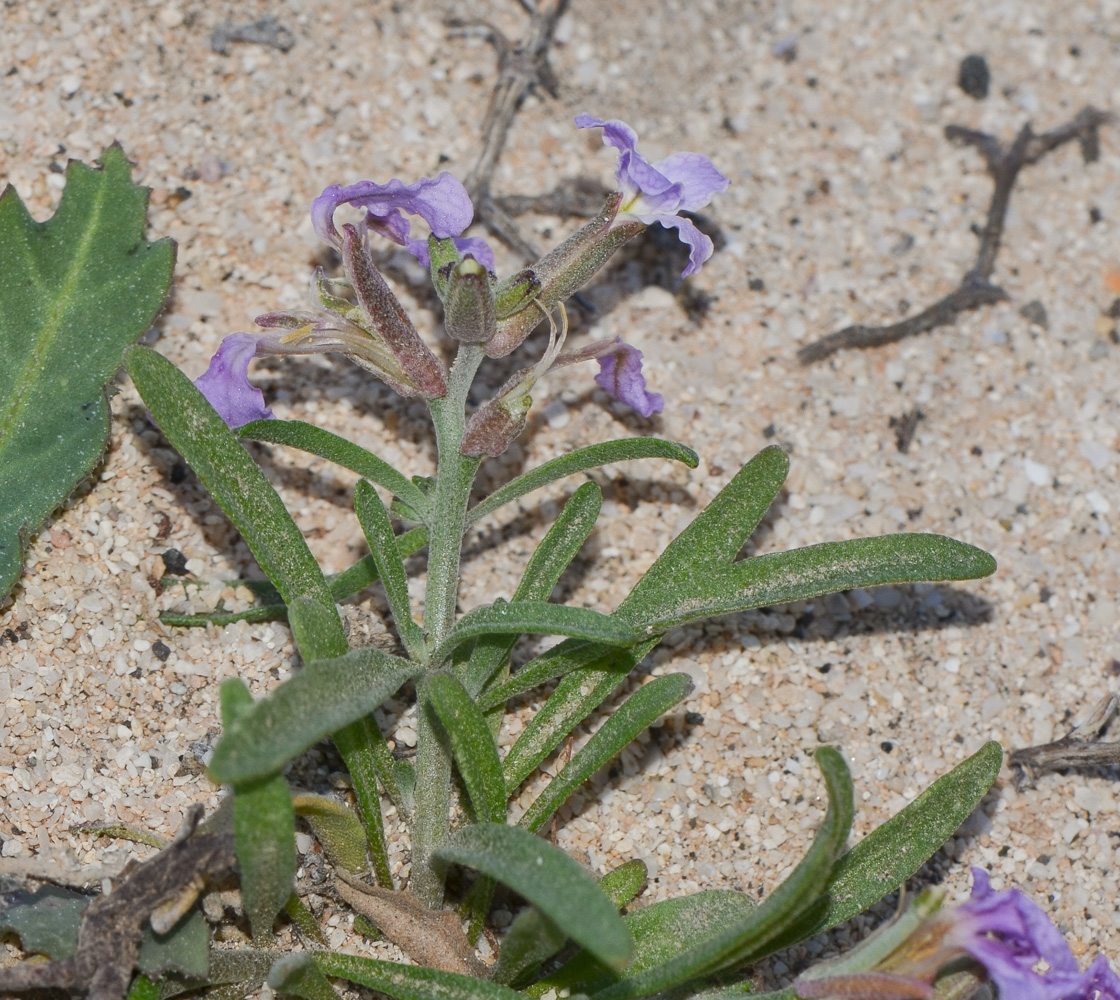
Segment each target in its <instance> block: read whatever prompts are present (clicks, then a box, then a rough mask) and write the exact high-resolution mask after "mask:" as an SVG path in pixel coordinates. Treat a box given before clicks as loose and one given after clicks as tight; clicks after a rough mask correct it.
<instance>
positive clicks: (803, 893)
mask: <svg viewBox="0 0 1120 1000" xmlns="http://www.w3.org/2000/svg"><path fill="white" fill-rule="evenodd" d="M816 759H817V764H818V765H819V767H820V769H821V773H822V775H823V777H824V780H825V786H826V788H827V789H828V812H827V813H826V814H825V818H824V822H823V823H822V824H821V826H820V829H818V831H817V835H816V837H814V839H813V843H812V846H811V847H810V848H809V851H808V852H807V853H806V855H805V857H804V858H802V860H801V862H800V863H799V864H798V865H797V867H796V868H795V869H794V870H793V872H792V874H791V875H790V876H789V877H788V878H787V879H786V880H785V881H784V882H783V883H782V884H781V885H780V886H778V888H777V889H775V890H774V892H772V893H771V894H770V895H769V896H768V897H767V898H766V899H765V900H764V901H763V902H762V903H761V904H760V905H759V906H758V907H756V908H754V909H752V910H751V911H749V912H748V913H746V914H745V915H744V916H742V917H741V918H739V919H729V920H727V921H725V922H722V923H719V924H716V925H715V926H714V927H713V928H712V933H711V934H710V935H708V936H706V937H704V938H702V939H700V940H694V941H692V942H689V943H688V944H687V945H686V946H685V947H683V948H681V949H680V950H679V951H678V953H677V954H676V955H675V956H673V957H671V958H669V959H668V960H666V961H664V962H661V963H659V964H657V965H653V966H651V967H650V968H647V969H645V970H642V971H640V972H636V973H633V974H631V973H630V972H629V971H627V972H624V973H622V974H620V975H619V977H618V981H617V982H615V983H614V985H611V986H607V987H606V988H604V989H601V990H596V991H595V997H596V1000H630V998H633V997H640V996H648V995H649V994H652V993H660V992H662V991H663V990H667V989H672V988H673V987H676V986H679V985H681V984H683V983H686V982H689V981H691V980H693V979H697V978H699V977H701V976H707V975H711V974H712V973H715V972H718V971H720V970H722V969H731V968H737V967H739V966H741V965H744V964H746V963H748V962H753V961H757V960H758V959H760V958H763V957H764V956H765V955H767V954H769V953H770V951H771V950H772V947H771V946H772V944H773V942H775V941H777V940H778V939H780V938H781V936H782V934H783V932H784V931H785V930H786V929H787V928H788V927H789V926H790V925H791V924H793V923H795V922H796V921H797V919H798V918H799V917H800V916H801V915H802V914H803V913H804V912H805V911H806V910H807V909H808V908H810V907H812V906H813V904H814V902H815V901H816V900H817V899H818V898H819V897H820V893H821V891H822V890H823V889H824V887H825V885H826V884H827V880H828V876H829V872H830V871H831V869H832V866H833V863H834V861H835V859H836V856H837V855H838V854H839V853H840V851H841V850H842V849H843V846H844V842H845V840H846V839H847V836H848V831H849V830H850V829H851V823H852V808H853V807H852V782H851V778H850V777H849V775H848V769H847V766H846V765H845V764H844V759H843V758H842V757H841V756H840V754H839V753H837V752H836V751H835V750H833V749H832V748H831V747H821V748H820V749H819V750H818V751H817V754H816ZM639 912H641V911H639Z"/></svg>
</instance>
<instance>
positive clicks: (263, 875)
mask: <svg viewBox="0 0 1120 1000" xmlns="http://www.w3.org/2000/svg"><path fill="white" fill-rule="evenodd" d="M221 702H222V727H223V729H225V730H226V731H228V730H229V729H230V728H231V727H232V726H234V725H235V724H236V723H237V721H238V720H239V719H243V718H245V716H246V715H247V714H248V713H249V712H251V711H252V709H253V698H252V696H251V695H250V694H249V689H248V688H247V687H246V686H245V683H244V682H243V681H242V680H241V679H240V678H238V677H231V678H230V679H229V680H227V681H225V682H223V684H222V687H221ZM295 833H296V821H295V813H294V812H293V809H292V796H291V793H290V792H289V791H288V782H287V780H286V779H285V778H284V777H283V775H279V774H277V775H273V776H272V777H267V778H258V779H256V780H254V781H247V782H243V783H239V784H236V785H234V789H233V836H234V843H235V845H236V848H237V862H238V867H239V868H240V869H241V896H242V899H243V900H244V903H245V913H246V915H247V916H248V917H249V926H250V928H251V929H252V931H253V939H254V941H256V943H257V944H261V943H263V942H265V941H267V940H268V939H269V938H270V937H271V934H272V925H273V923H274V922H275V920H276V916H277V914H279V913H280V911H281V910H282V909H284V906H285V905H286V904H287V902H288V898H289V897H290V896H291V894H292V888H293V886H294V885H295V878H296V848H295ZM145 971H147V970H145Z"/></svg>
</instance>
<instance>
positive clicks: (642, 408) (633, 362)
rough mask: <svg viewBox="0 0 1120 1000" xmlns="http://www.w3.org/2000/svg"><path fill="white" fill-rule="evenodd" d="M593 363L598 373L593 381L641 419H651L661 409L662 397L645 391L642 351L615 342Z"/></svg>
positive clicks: (663, 404) (662, 407)
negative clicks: (638, 414) (635, 412)
mask: <svg viewBox="0 0 1120 1000" xmlns="http://www.w3.org/2000/svg"><path fill="white" fill-rule="evenodd" d="M597 360H598V362H599V374H598V375H596V376H595V381H596V382H597V383H598V384H599V385H600V386H601V387H602V388H604V389H606V390H607V392H608V393H609V394H610V395H611V396H613V397H614V398H615V399H617V400H618V401H619V402H621V403H625V404H626V405H627V406H629V407H630V408H631V409H633V410H636V411H637V412H638V413H640V414H641V415H642V416H643V417H652V416H653V415H654V414H655V413H660V412H661V411H662V410H663V409H664V408H665V399H664V397H663V396H662V395H661V394H660V393H657V392H649V391H648V390H647V389H646V378H645V376H644V375H643V374H642V352H641V351H639V350H638V349H637V348H636V347H631V346H630V345H629V344H624V343H623V342H622V340H621V339H619V340H616V341H614V343H613V344H611V345H610V348H609V351H608V352H607V353H604V354H600V355H597Z"/></svg>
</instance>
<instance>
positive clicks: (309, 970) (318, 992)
mask: <svg viewBox="0 0 1120 1000" xmlns="http://www.w3.org/2000/svg"><path fill="white" fill-rule="evenodd" d="M268 985H269V986H271V987H272V988H273V989H274V990H276V992H277V993H282V994H284V995H286V996H291V997H303V1000H338V993H337V992H336V991H335V988H334V987H333V986H331V984H330V983H328V982H327V977H326V976H325V975H323V973H322V972H321V971H320V970H319V967H318V966H317V965H316V964H315V962H314V960H313V959H312V958H311V956H310V955H307V954H300V953H298V952H297V953H296V954H294V955H285V956H284V957H283V958H281V959H278V960H277V961H276V964H275V965H273V966H272V969H271V970H270V971H269V973H268Z"/></svg>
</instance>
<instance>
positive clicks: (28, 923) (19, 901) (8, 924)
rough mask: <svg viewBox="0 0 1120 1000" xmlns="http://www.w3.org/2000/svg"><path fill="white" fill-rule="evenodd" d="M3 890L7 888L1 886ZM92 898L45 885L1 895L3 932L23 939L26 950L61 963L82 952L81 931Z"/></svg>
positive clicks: (1, 925)
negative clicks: (80, 949)
mask: <svg viewBox="0 0 1120 1000" xmlns="http://www.w3.org/2000/svg"><path fill="white" fill-rule="evenodd" d="M0 889H5V890H6V889H7V887H6V886H2V885H0ZM89 904H90V897H89V896H83V895H82V894H81V893H80V892H73V891H71V890H70V889H62V888H60V887H58V886H54V885H45V886H43V887H42V888H41V889H36V890H35V891H34V892H28V891H27V890H26V889H13V890H11V891H4V892H3V895H0V933H3V934H6V933H9V932H10V933H12V934H17V935H18V936H19V940H20V944H22V945H23V950H24V951H31V952H39V953H41V954H43V955H47V956H48V957H50V958H52V959H54V960H55V961H58V959H60V958H69V957H70V956H71V955H73V954H74V952H75V951H77V949H78V930H79V928H80V927H81V926H82V914H83V913H85V909H86V907H87V906H89Z"/></svg>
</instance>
